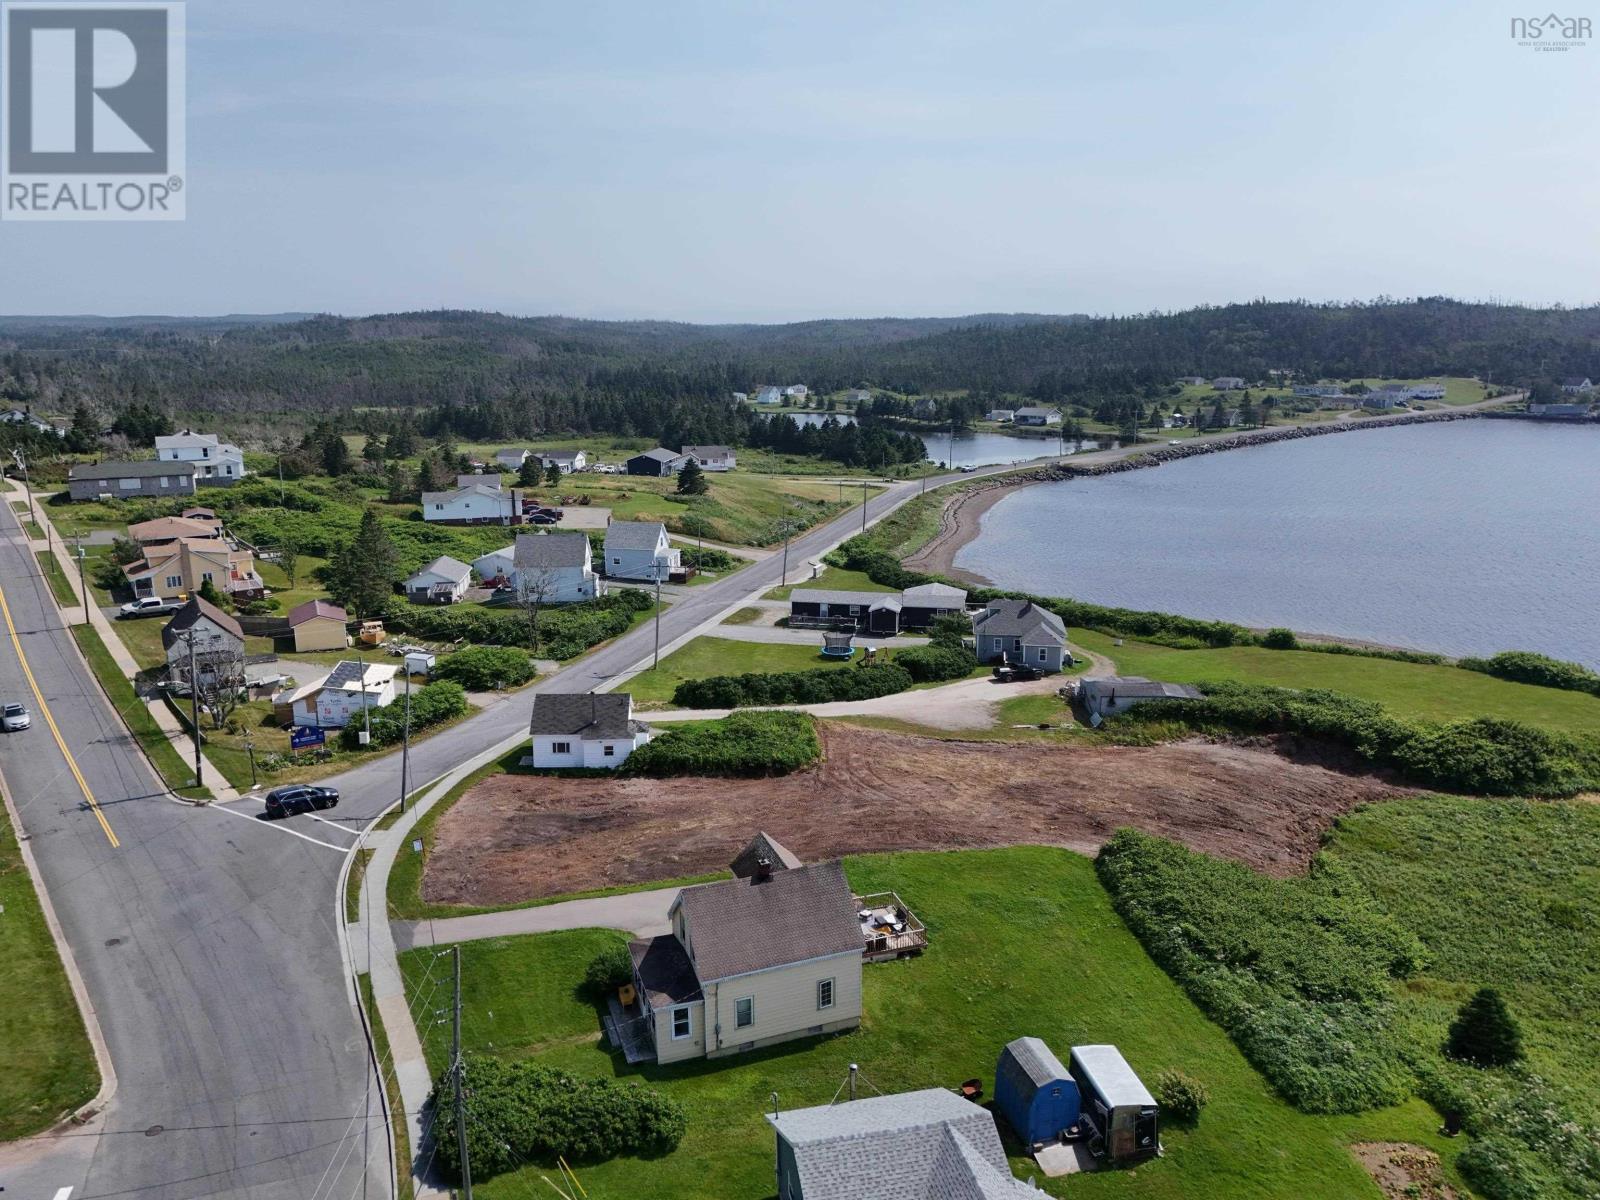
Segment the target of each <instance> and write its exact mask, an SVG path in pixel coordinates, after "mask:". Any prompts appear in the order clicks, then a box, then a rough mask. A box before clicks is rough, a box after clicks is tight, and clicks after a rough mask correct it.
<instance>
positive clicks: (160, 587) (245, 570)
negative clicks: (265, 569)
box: [122, 537, 266, 600]
mask: <svg viewBox="0 0 1600 1200" xmlns="http://www.w3.org/2000/svg"><path fill="white" fill-rule="evenodd" d="M143 548H144V557H143V558H142V559H140V560H139V561H138V562H133V563H129V564H128V565H127V566H125V567H123V568H122V572H123V574H124V575H126V576H127V579H128V583H129V585H130V586H131V587H132V588H133V594H134V596H135V597H136V598H142V597H144V596H160V597H162V598H163V599H170V598H175V597H178V596H188V595H193V594H195V593H197V592H198V591H199V590H200V588H201V586H202V585H203V584H205V583H206V582H207V581H209V582H210V583H211V584H213V585H214V586H215V587H216V589H217V591H219V592H221V593H223V594H225V595H227V596H229V597H230V598H232V599H236V600H250V599H254V598H255V597H257V596H260V595H262V594H263V593H264V592H265V590H266V588H265V585H264V584H263V583H262V582H261V577H260V576H259V575H258V574H256V564H255V557H254V556H253V555H252V554H251V553H250V552H249V551H248V550H236V549H234V548H233V547H231V546H229V545H228V544H227V543H226V542H224V541H222V540H221V539H219V538H212V537H178V538H176V539H174V540H170V541H152V542H148V543H146V544H145V546H144V547H143Z"/></svg>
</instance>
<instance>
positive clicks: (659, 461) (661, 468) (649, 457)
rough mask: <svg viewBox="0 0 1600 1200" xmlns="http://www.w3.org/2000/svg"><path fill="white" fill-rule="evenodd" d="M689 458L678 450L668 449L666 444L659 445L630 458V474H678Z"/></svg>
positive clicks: (659, 475)
mask: <svg viewBox="0 0 1600 1200" xmlns="http://www.w3.org/2000/svg"><path fill="white" fill-rule="evenodd" d="M688 461H689V460H688V459H687V458H685V457H684V456H683V455H681V454H679V453H678V452H677V451H676V450H668V449H667V448H666V447H665V446H657V447H656V448H655V449H653V450H646V451H645V452H644V453H643V454H635V455H634V456H633V457H632V458H630V459H629V460H628V474H629V475H655V476H658V477H661V476H667V475H676V474H677V473H678V472H679V471H680V470H681V469H682V467H683V464H684V463H686V462H688Z"/></svg>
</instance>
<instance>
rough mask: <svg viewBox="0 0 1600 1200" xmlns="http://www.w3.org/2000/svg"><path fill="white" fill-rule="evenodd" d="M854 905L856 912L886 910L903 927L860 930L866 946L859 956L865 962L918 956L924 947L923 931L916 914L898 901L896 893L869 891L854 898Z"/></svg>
mask: <svg viewBox="0 0 1600 1200" xmlns="http://www.w3.org/2000/svg"><path fill="white" fill-rule="evenodd" d="M855 905H856V911H857V912H860V911H861V910H862V909H868V908H872V909H877V908H886V909H889V910H890V911H892V912H894V913H895V914H896V915H897V916H898V918H899V921H900V923H901V925H902V926H903V928H902V929H900V930H899V931H895V930H889V929H876V930H873V931H871V932H867V931H865V930H863V931H862V936H863V938H864V939H865V940H866V947H865V949H864V950H863V952H862V953H863V956H864V957H865V958H866V960H867V961H868V962H881V961H883V960H885V959H890V958H900V957H902V956H904V955H907V954H920V953H921V952H922V951H923V950H924V949H926V948H927V945H928V930H927V928H926V927H925V926H924V925H923V924H922V922H921V921H919V920H917V918H916V914H915V913H913V912H912V911H911V910H910V909H909V908H907V907H906V906H905V905H904V904H903V903H902V902H901V900H900V897H899V896H898V895H897V894H896V893H894V892H872V893H870V894H868V895H865V896H856V897H855Z"/></svg>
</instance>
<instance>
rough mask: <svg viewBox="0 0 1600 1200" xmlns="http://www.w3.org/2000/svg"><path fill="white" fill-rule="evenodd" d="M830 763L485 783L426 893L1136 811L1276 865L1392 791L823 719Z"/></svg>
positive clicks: (1171, 751) (1240, 855)
mask: <svg viewBox="0 0 1600 1200" xmlns="http://www.w3.org/2000/svg"><path fill="white" fill-rule="evenodd" d="M821 729H822V735H823V741H824V745H825V748H826V751H827V758H826V761H825V762H824V763H823V764H822V765H821V766H819V767H817V768H816V769H814V770H810V771H805V772H802V773H799V774H796V775H790V776H788V777H786V778H783V779H756V780H728V779H669V780H650V779H615V780H613V779H555V778H548V777H543V776H525V775H501V776H494V777H492V778H490V779H487V780H485V781H484V782H483V783H480V784H479V785H478V786H477V787H475V788H473V789H472V790H471V791H470V792H469V793H467V795H465V796H463V797H462V798H461V800H460V801H459V802H458V803H457V804H456V805H455V807H454V808H453V809H451V810H450V811H449V812H448V813H446V814H445V815H444V816H443V817H442V818H441V820H440V821H439V824H438V827H437V829H436V831H435V840H434V846H433V852H432V854H431V855H430V856H429V859H428V866H427V870H426V873H425V875H424V878H423V882H422V894H423V898H424V899H426V900H427V901H429V902H431V903H436V904H471V905H495V904H510V903H515V902H517V901H519V900H527V899H533V898H537V897H540V896H554V895H561V894H563V893H566V892H575V891H583V890H586V889H589V888H597V887H609V886H614V885H618V884H631V883H647V882H650V881H652V880H656V879H666V878H671V877H675V876H683V875H695V874H700V873H703V872H706V871H714V870H719V869H721V868H724V867H726V866H727V864H728V863H729V862H730V861H731V860H732V858H733V856H734V854H735V853H737V851H738V850H739V848H740V847H741V846H742V845H743V844H744V843H745V841H746V840H747V839H748V838H749V837H750V835H751V834H752V833H753V832H755V831H756V830H757V829H765V830H767V831H768V832H769V833H771V834H772V835H773V836H774V837H776V838H777V839H778V840H779V841H781V842H783V843H784V844H785V845H786V846H788V847H789V849H791V850H793V851H794V852H795V853H796V854H798V855H799V856H800V857H801V858H803V859H807V860H816V859H825V858H831V857H835V856H837V855H841V854H852V853H858V852H864V851H878V850H941V849H959V848H966V847H973V846H999V845H1011V844H1014V843H1018V842H1034V843H1042V844H1047V845H1058V846H1068V847H1071V848H1073V849H1077V850H1083V851H1086V852H1092V851H1093V850H1094V849H1096V848H1097V847H1098V846H1099V845H1100V843H1101V842H1103V841H1104V840H1105V839H1106V838H1107V837H1108V836H1110V834H1111V833H1112V832H1113V831H1114V830H1116V829H1117V828H1119V827H1121V826H1124V825H1131V826H1134V827H1136V828H1139V829H1143V830H1146V831H1148V832H1150V833H1155V834H1160V835H1162V836H1164V837H1170V838H1173V839H1175V840H1177V841H1181V842H1183V843H1185V844H1186V845H1189V846H1192V847H1194V848H1195V849H1197V850H1204V851H1206V852H1208V853H1212V854H1220V855H1226V856H1227V857H1229V858H1234V859H1238V860H1239V861H1241V862H1245V863H1248V864H1250V865H1251V866H1253V867H1256V868H1259V869H1262V870H1266V871H1269V872H1271V873H1273V874H1289V873H1292V872H1295V871H1299V870H1301V869H1303V868H1304V867H1305V865H1306V863H1307V861H1308V860H1309V859H1310V857H1311V855H1312V853H1313V852H1314V851H1315V850H1316V847H1317V839H1318V836H1319V835H1320V834H1321V832H1322V831H1323V830H1324V829H1326V828H1327V826H1328V824H1329V823H1330V822H1331V821H1332V820H1333V818H1334V817H1336V816H1337V815H1339V814H1340V813H1343V812H1346V811H1348V810H1349V809H1351V808H1353V807H1355V806H1356V805H1357V804H1362V803H1365V802H1368V801H1372V800H1381V799H1386V798H1389V797H1392V796H1396V795H1400V794H1402V792H1403V791H1404V789H1401V788H1398V787H1395V786H1392V785H1390V784H1388V783H1385V782H1384V781H1382V780H1380V779H1376V778H1373V777H1371V776H1364V775H1345V774H1340V773H1339V772H1337V771H1332V770H1329V769H1327V768H1325V767H1321V766H1315V765H1309V764H1306V763H1303V762H1294V761H1291V760H1289V759H1288V758H1285V757H1283V756H1281V755H1279V754H1276V753H1274V752H1273V751H1272V750H1271V749H1268V748H1265V747H1253V746H1241V745H1213V744H1210V743H1203V742H1185V743H1179V744H1174V745H1167V746H1156V747H1150V748H1132V747H1108V746H1070V745H1069V746H1061V747H1053V746H1041V745H1038V744H1033V745H1027V746H1012V745H1004V744H999V743H994V742H948V741H938V740H934V739H929V738H918V737H906V736H903V735H900V734H893V733H883V732H879V731H877V730H870V729H861V728H857V727H853V726H849V725H838V724H829V723H826V722H824V723H823V724H822V725H821Z"/></svg>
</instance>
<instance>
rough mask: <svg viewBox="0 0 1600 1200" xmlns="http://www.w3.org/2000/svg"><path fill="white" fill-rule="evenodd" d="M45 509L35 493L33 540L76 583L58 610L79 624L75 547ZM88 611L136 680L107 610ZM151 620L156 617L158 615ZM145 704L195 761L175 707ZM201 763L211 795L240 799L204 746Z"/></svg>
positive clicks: (18, 490)
mask: <svg viewBox="0 0 1600 1200" xmlns="http://www.w3.org/2000/svg"><path fill="white" fill-rule="evenodd" d="M11 487H12V491H13V493H14V494H15V495H16V497H17V498H18V499H21V500H26V499H27V492H26V491H25V490H24V488H23V486H22V484H21V483H20V482H19V481H18V480H15V479H13V480H11ZM44 510H45V505H44V504H43V502H42V501H41V500H40V498H39V497H38V496H37V495H35V496H34V512H35V519H36V520H37V521H38V523H39V527H40V528H41V529H43V530H44V533H45V540H44V541H42V542H33V543H31V545H32V547H33V549H35V550H45V549H48V550H51V551H53V552H54V554H55V556H56V562H57V563H59V564H60V566H61V570H62V573H63V574H64V575H65V576H66V577H67V582H68V583H69V584H70V585H71V586H72V594H73V595H74V596H75V597H77V600H78V604H77V607H76V608H62V609H59V610H58V611H59V612H60V613H61V621H62V624H64V625H68V626H71V625H79V624H82V622H83V615H84V611H85V604H84V594H83V586H82V585H81V584H80V583H79V581H78V571H77V567H76V563H77V560H76V556H74V555H73V553H72V551H71V549H70V548H69V547H68V546H67V543H66V542H65V541H64V540H63V539H62V537H61V535H60V533H59V532H58V531H57V530H56V527H55V525H54V523H53V522H52V521H51V520H50V518H49V516H48V515H47V514H46V513H45V511H44ZM87 610H88V614H89V624H90V626H91V627H93V629H94V631H95V632H96V633H97V634H99V635H100V640H101V641H102V642H103V643H105V647H106V650H107V651H108V652H109V653H110V655H111V661H112V662H114V663H116V664H117V670H119V671H121V672H122V673H123V675H125V676H126V677H127V678H128V680H129V681H130V682H132V681H133V680H134V679H135V678H136V677H137V676H138V674H139V671H140V667H139V664H138V663H137V662H135V661H134V659H133V656H132V655H131V654H129V653H128V648H127V646H125V645H124V644H123V642H122V638H121V636H120V635H118V633H117V631H116V628H115V627H114V626H113V625H112V623H111V618H109V617H107V616H106V614H105V613H103V612H101V611H100V606H99V605H97V604H89V605H88V606H87ZM147 619H152V620H153V619H154V618H147ZM92 673H93V672H91V674H92ZM142 703H144V706H145V708H146V710H147V711H148V712H149V713H150V716H151V719H152V720H154V721H155V723H156V725H157V726H158V727H159V728H160V729H161V732H162V733H164V734H166V735H167V737H168V738H169V740H171V742H172V743H173V748H174V749H176V750H177V751H178V753H179V754H180V755H181V756H182V757H183V760H184V761H185V762H190V763H192V762H193V761H194V739H193V738H191V737H190V736H189V731H188V729H187V727H186V726H185V725H184V723H183V722H182V721H180V720H179V719H178V718H177V717H176V716H174V715H173V713H172V710H171V709H170V708H168V707H167V706H166V705H165V704H163V703H161V702H160V701H159V700H153V701H143V702H142ZM200 763H201V769H202V770H203V771H204V772H205V780H204V783H205V786H206V788H208V789H209V790H210V792H211V794H212V795H213V796H214V797H216V799H217V800H219V801H221V802H223V803H226V802H227V801H229V800H237V799H238V798H239V795H240V793H239V792H238V791H237V790H235V789H234V787H233V785H232V784H230V783H229V782H228V780H227V777H226V776H225V775H223V773H222V772H221V771H219V770H217V768H216V767H214V766H213V765H212V764H211V762H210V761H209V760H208V759H207V758H206V756H205V750H204V748H202V749H201V752H200ZM151 769H152V770H154V769H155V765H154V764H153V763H152V764H151ZM156 775H157V777H158V778H159V777H160V775H161V772H160V771H156Z"/></svg>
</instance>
